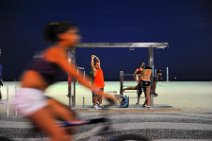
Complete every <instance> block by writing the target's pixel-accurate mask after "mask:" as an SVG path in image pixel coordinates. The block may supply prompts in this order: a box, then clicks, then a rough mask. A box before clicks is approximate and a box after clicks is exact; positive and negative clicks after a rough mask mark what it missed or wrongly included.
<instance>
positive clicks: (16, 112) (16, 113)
mask: <svg viewBox="0 0 212 141" xmlns="http://www.w3.org/2000/svg"><path fill="white" fill-rule="evenodd" d="M16 90H17V86H15V96H16V92H17V91H16ZM15 116H18V110H17V106H15Z"/></svg>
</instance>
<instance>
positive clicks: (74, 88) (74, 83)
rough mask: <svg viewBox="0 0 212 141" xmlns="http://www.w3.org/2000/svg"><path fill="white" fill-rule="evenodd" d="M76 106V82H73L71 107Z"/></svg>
mask: <svg viewBox="0 0 212 141" xmlns="http://www.w3.org/2000/svg"><path fill="white" fill-rule="evenodd" d="M75 106H76V80H74V82H73V97H72V107H75Z"/></svg>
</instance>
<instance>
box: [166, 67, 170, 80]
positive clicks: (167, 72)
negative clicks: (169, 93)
mask: <svg viewBox="0 0 212 141" xmlns="http://www.w3.org/2000/svg"><path fill="white" fill-rule="evenodd" d="M166 82H169V67H166Z"/></svg>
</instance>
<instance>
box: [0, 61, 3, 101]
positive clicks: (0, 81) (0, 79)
mask: <svg viewBox="0 0 212 141" xmlns="http://www.w3.org/2000/svg"><path fill="white" fill-rule="evenodd" d="M2 70H3V66H2V64H0V100H1V99H2V94H1V87H2V86H3V83H2Z"/></svg>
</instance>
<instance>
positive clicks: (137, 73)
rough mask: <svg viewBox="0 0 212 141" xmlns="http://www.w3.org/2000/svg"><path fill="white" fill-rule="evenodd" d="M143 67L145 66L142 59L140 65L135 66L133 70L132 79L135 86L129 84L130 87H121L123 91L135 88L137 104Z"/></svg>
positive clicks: (140, 91) (140, 90) (140, 92)
mask: <svg viewBox="0 0 212 141" xmlns="http://www.w3.org/2000/svg"><path fill="white" fill-rule="evenodd" d="M144 67H145V63H144V62H143V61H141V64H140V67H139V68H137V69H136V70H135V72H134V79H135V81H136V82H137V85H136V86H130V87H127V88H124V89H123V91H126V90H137V103H136V105H138V104H139V103H140V97H141V94H142V87H141V82H142V75H143V70H144Z"/></svg>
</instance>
